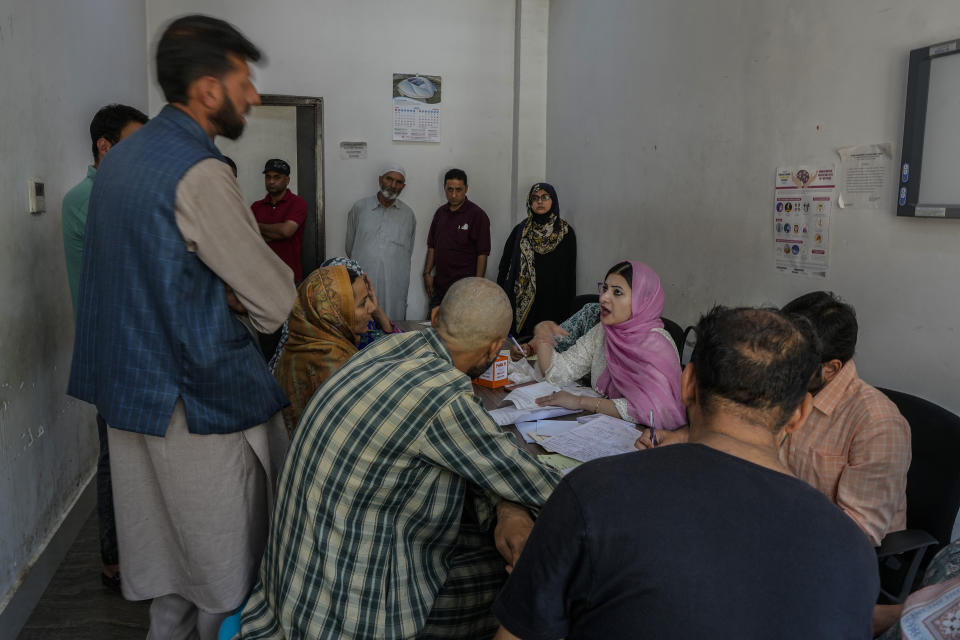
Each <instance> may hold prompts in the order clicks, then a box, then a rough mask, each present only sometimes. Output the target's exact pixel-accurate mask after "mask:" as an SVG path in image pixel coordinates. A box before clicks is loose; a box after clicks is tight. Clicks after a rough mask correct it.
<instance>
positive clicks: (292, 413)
mask: <svg viewBox="0 0 960 640" xmlns="http://www.w3.org/2000/svg"><path fill="white" fill-rule="evenodd" d="M355 309H356V303H355V301H354V299H353V287H352V286H351V284H350V274H349V272H348V271H347V269H346V267H344V266H343V265H336V266H331V267H321V268H320V269H317V270H316V271H314V272H313V273H311V274H310V275H309V276H307V278H306V279H305V280H304V281H303V282H301V283H300V286H299V287H298V288H297V300H296V302H295V303H294V305H293V311H291V312H290V320H289V323H288V331H289V335H288V337H287V342H286V344H285V345H284V347H283V354H282V355H281V356H280V361H279V362H278V363H277V369H276V371H275V373H274V375H275V376H276V378H277V380H278V381H279V382H280V386H281V387H283V390H284V391H285V392H286V393H287V397H288V398H290V406H289V407H287V408H285V409H284V410H283V421H284V423H285V424H286V427H287V432H288V433H290V434H292V433H293V430H294V429H295V428H296V426H297V422H299V421H300V416H301V415H302V414H303V411H304V409H306V406H307V403H308V402H310V398H311V397H313V394H314V392H315V391H316V390H317V389H319V388H320V385H322V384H323V383H324V382H326V380H327V378H329V377H330V376H331V375H333V373H334V372H335V371H336V370H337V369H339V368H340V366H341V365H342V364H343V363H344V362H346V361H347V360H349V359H350V357H351V356H352V355H353V354H355V353H356V352H357V344H356V340H357V337H356V336H355V335H354V333H353V329H352V328H351V327H353V325H354V323H355V315H354V310H355Z"/></svg>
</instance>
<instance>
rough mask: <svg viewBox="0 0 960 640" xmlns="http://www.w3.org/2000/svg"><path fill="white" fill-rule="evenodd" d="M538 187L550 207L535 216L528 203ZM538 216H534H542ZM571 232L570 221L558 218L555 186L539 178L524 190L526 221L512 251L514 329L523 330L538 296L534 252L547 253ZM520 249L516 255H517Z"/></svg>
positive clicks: (558, 208) (558, 203) (558, 202)
mask: <svg viewBox="0 0 960 640" xmlns="http://www.w3.org/2000/svg"><path fill="white" fill-rule="evenodd" d="M537 191H545V192H547V193H549V194H550V202H551V207H550V211H548V212H547V213H545V214H542V215H540V216H538V215H537V214H535V213H534V212H533V209H532V208H531V206H530V198H531V197H533V194H534V193H536V192H537ZM543 217H545V218H546V219H545V220H542V221H541V220H539V219H536V218H543ZM569 232H570V225H568V224H567V223H566V221H564V220H562V219H561V218H560V201H559V200H558V199H557V190H556V189H554V188H553V185H551V184H547V183H546V182H538V183H537V184H535V185H533V186H532V187H530V192H529V193H528V194H527V221H526V222H525V223H524V225H523V230H522V231H521V232H520V238H519V242H518V244H519V249H520V250H519V252H516V251H515V252H514V259H515V260H517V261H518V262H519V264H518V265H517V269H516V272H517V276H516V279H515V280H514V283H513V294H514V319H515V320H516V327H517V332H520V331H521V330H523V326H524V323H526V321H527V316H528V315H530V309H532V308H533V301H534V299H535V298H536V297H537V271H536V269H534V264H533V261H534V255H535V254H540V255H543V254H545V253H550V252H551V251H553V250H554V249H556V248H557V246H558V245H559V244H560V243H561V242H562V241H563V239H564V238H565V237H566V235H567V233H569ZM517 253H519V256H517Z"/></svg>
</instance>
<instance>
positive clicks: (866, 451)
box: [780, 291, 911, 546]
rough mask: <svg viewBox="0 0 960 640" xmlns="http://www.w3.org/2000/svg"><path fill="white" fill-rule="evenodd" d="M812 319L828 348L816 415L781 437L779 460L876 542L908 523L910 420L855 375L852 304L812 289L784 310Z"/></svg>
mask: <svg viewBox="0 0 960 640" xmlns="http://www.w3.org/2000/svg"><path fill="white" fill-rule="evenodd" d="M783 311H784V312H786V313H791V314H796V315H799V316H803V317H805V318H806V319H808V320H809V321H810V322H811V323H812V324H813V326H814V328H815V329H816V331H817V334H818V336H819V337H820V341H821V343H822V347H823V353H822V354H821V357H820V362H821V364H820V368H819V370H818V371H817V373H816V374H815V375H814V378H813V380H812V381H811V383H810V392H811V393H812V394H813V412H812V413H811V414H810V417H808V418H807V421H806V422H805V423H804V424H803V427H802V428H800V429H798V430H797V431H796V432H794V433H790V434H786V433H785V434H782V436H781V441H780V459H781V460H782V461H783V462H784V463H785V464H787V465H788V466H789V467H790V468H791V469H792V470H793V472H794V473H795V474H796V475H797V477H799V478H800V479H801V480H804V481H805V482H807V483H808V484H810V485H812V486H813V487H815V488H816V489H819V490H820V491H821V492H823V493H824V494H825V495H826V496H827V497H828V498H830V500H832V501H833V502H834V503H835V504H836V505H837V506H838V507H840V508H841V509H843V511H844V512H845V513H846V514H847V515H848V516H850V517H851V518H853V520H854V521H855V522H856V523H857V524H858V525H859V526H860V528H861V529H863V531H864V533H866V534H867V537H869V538H870V541H871V542H873V544H874V546H879V545H880V541H881V540H882V539H883V537H884V536H885V535H887V533H889V532H891V531H900V530H901V529H905V528H906V526H907V493H906V491H907V469H909V468H910V457H911V446H910V425H908V424H907V421H906V419H905V418H904V417H903V416H902V415H901V414H900V411H899V410H898V409H897V406H896V405H895V404H893V402H891V401H890V399H889V398H887V396H886V395H884V394H883V392H882V391H880V390H878V389H876V388H874V387H872V386H870V385H869V384H867V383H866V382H864V381H863V380H861V379H860V377H859V376H858V375H857V367H856V365H855V364H854V362H853V353H854V350H855V348H856V346H857V316H856V313H855V312H854V310H853V307H851V306H850V305H849V304H847V303H845V302H843V301H841V300H839V299H837V298H836V297H835V296H834V295H833V294H832V293H828V292H826V291H813V292H811V293H808V294H805V295H802V296H800V297H799V298H797V299H796V300H793V301H791V302H789V303H787V305H786V306H785V307H784V308H783Z"/></svg>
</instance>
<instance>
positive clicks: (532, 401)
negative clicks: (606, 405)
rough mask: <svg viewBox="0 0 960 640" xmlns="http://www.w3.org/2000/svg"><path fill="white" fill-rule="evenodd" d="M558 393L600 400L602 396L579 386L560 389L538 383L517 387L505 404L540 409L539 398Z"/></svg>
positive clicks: (505, 400)
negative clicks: (509, 403) (568, 393)
mask: <svg viewBox="0 0 960 640" xmlns="http://www.w3.org/2000/svg"><path fill="white" fill-rule="evenodd" d="M557 391H568V392H570V393H572V394H573V395H575V396H589V397H591V398H599V397H600V394H598V393H597V392H596V391H594V390H593V389H591V388H589V387H581V386H579V385H575V384H574V385H570V386H567V387H558V386H557V385H555V384H550V383H549V382H537V383H536V384H528V385H525V386H523V387H517V388H516V389H514V390H513V391H511V392H510V393H509V394H507V397H506V398H504V399H503V400H504V402H511V403H513V406H515V407H516V408H517V409H539V408H540V405H538V404H537V398H542V397H543V396H548V395H550V394H551V393H556V392H557Z"/></svg>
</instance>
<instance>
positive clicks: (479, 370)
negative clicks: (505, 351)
mask: <svg viewBox="0 0 960 640" xmlns="http://www.w3.org/2000/svg"><path fill="white" fill-rule="evenodd" d="M499 355H500V354H499V353H498V354H497V355H495V356H493V359H492V360H490V361H489V362H488V363H487V364H484V365H479V366H476V367H472V368H470V369H467V376H469V377H470V379H471V380H473V379H474V378H479V377H480V376H481V375H482V374H483V372H484V371H486V370H487V369H489V368H490V365H492V364H493V363H494V362H496V361H497V357H498V356H499Z"/></svg>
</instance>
